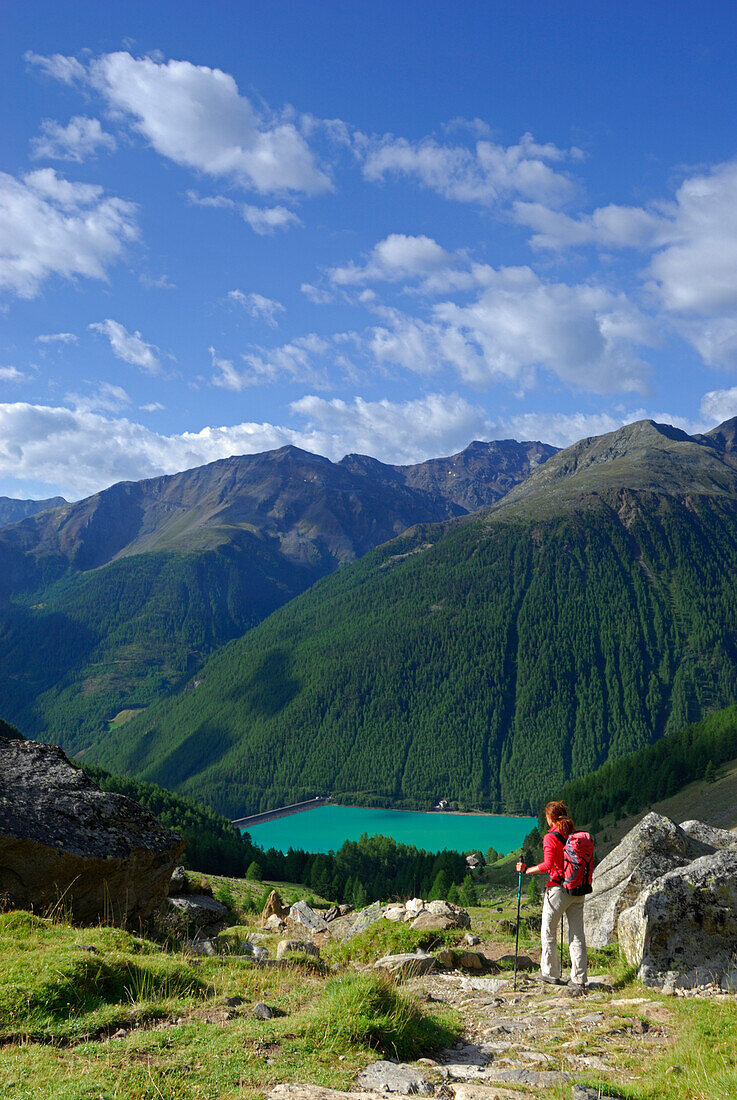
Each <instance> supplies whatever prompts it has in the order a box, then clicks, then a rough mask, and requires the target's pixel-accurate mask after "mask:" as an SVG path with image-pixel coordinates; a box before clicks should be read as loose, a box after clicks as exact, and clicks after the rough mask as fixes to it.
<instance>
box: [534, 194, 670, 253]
mask: <svg viewBox="0 0 737 1100" xmlns="http://www.w3.org/2000/svg"><path fill="white" fill-rule="evenodd" d="M514 216H515V220H516V221H517V222H518V223H519V224H520V225H525V226H528V228H530V229H534V230H535V231H536V232H535V234H534V236H533V237H532V238H531V239H530V244H531V245H532V246H533V247H534V248H552V249H562V248H570V247H575V246H577V245H586V244H596V245H598V246H600V247H603V248H653V247H656V246H657V245H658V244H660V243H662V242H663V240H664V239H665V238H666V237H667V235H668V226H667V223H666V222H665V220H664V218H663V216H662V214H660V213H657V212H656V211H654V210H643V209H642V208H641V207H639V206H616V205H614V204H611V205H609V206H602V207H600V208H599V209H598V210H595V211H594V212H593V214H579V215H578V216H577V217H575V218H574V217H571V216H570V215H569V214H562V213H561V212H560V211H559V210H550V209H549V208H548V207H546V206H543V205H542V203H532V202H517V203H515V204H514Z"/></svg>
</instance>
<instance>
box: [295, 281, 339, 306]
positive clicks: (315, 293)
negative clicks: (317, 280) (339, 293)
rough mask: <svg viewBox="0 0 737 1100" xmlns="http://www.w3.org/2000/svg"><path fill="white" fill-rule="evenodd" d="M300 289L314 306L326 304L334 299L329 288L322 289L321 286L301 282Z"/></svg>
mask: <svg viewBox="0 0 737 1100" xmlns="http://www.w3.org/2000/svg"><path fill="white" fill-rule="evenodd" d="M299 289H300V291H301V292H302V294H304V296H305V298H309V300H310V301H311V302H313V303H314V305H316V306H324V305H327V304H328V302H333V301H335V297H334V295H333V294H331V292H330V291H329V290H323V288H322V287H319V286H313V285H312V283H302V284H301V286H300V288H299Z"/></svg>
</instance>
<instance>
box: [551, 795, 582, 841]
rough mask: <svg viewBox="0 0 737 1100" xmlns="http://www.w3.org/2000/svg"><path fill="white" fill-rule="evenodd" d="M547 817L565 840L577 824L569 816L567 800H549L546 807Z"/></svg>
mask: <svg viewBox="0 0 737 1100" xmlns="http://www.w3.org/2000/svg"><path fill="white" fill-rule="evenodd" d="M545 817H546V818H549V819H550V820H551V821H552V822H553V825H554V827H555V828H556V829H557V830H558V832H559V833H560V835H561V836H562V837H563V839H564V840H568V837H569V836H570V835H571V833H572V832H573V831H574V829H575V828H576V826H575V825H574V824H573V822H572V821H571V819H570V817H569V816H568V807H567V806H566V804H565V802H548V804H547V806H546V807H545Z"/></svg>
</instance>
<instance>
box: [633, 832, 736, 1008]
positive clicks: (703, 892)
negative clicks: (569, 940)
mask: <svg viewBox="0 0 737 1100" xmlns="http://www.w3.org/2000/svg"><path fill="white" fill-rule="evenodd" d="M617 934H618V939H619V945H620V948H621V950H622V951H623V953H624V955H625V957H626V959H627V961H628V962H629V964H630V965H631V966H637V967H638V968H639V969H638V973H639V977H640V979H641V981H643V982H645V984H647V985H656V986H661V985H664V984H666V983H669V984H672V985H674V986H678V987H684V988H693V987H695V986H699V985H709V984H712V983H713V984H716V985H723V986H724V987H725V988H727V989H730V988H732V987H733V986H734V985H735V984H737V957H736V947H737V848H729V849H726V850H723V851H719V852H716V853H714V854H713V855H705V856H701V857H700V858H699V859H696V860H694V861H693V862H692V863H689V864H688V865H687V866H686V867H679V868H677V869H676V870H673V871H669V872H668V873H667V874H665V875H662V876H661V877H660V878H658V879H656V880H655V882H653V883H651V884H650V885H649V886H647V887H646V888H645V889H644V890H643V891H642V892H641V893H640V895H639V897H638V898H637V900H636V902H635V903H634V905H632V906H630V907H629V908H628V909H625V910H624V912H623V913H622V914H621V916H620V917H619V923H618V926H617Z"/></svg>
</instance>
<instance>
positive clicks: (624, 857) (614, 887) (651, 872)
mask: <svg viewBox="0 0 737 1100" xmlns="http://www.w3.org/2000/svg"><path fill="white" fill-rule="evenodd" d="M702 851H703V849H701V848H699V847H698V843H697V842H695V841H693V840H691V838H690V837H689V836H687V835H686V833H685V832H684V831H683V830H682V829H681V828H679V826H678V825H676V824H674V822H672V821H671V820H670V819H669V818H667V817H662V816H661V815H660V814H656V813H649V814H648V815H647V816H646V817H644V818H643V819H642V821H641V822H640V823H639V824H638V825H635V827H634V829H631V830H630V831H629V832H628V833H627V835H626V836H625V837H624V839H623V840H622V841H621V842H620V843H619V844H618V845H617V847H616V848H614V849H612V851H611V852H610V853H609V855H608V856H606V858H605V859H603V860H602V861H601V863H600V864H599V866H598V867H597V868H596V870H595V872H594V882H593V886H594V889H593V893H592V894H590V895H589V897H588V898H587V899H586V909H585V915H586V941H587V943H588V945H589V946H590V947H605V946H606V945H607V944H609V943H613V942H614V940H615V939H616V935H617V921H618V920H619V915H620V913H622V912H623V911H624V910H625V909H627V908H629V906H630V905H633V904H634V903H635V901H636V900H637V897H638V896H639V894H640V893H641V892H642V890H643V889H644V888H645V887H646V886H648V885H649V884H650V883H651V882H654V881H655V880H656V879H657V878H660V876H661V875H664V874H666V873H667V872H668V871H672V870H674V869H675V868H677V867H685V866H686V864H688V863H690V862H691V861H692V860H693V859H695V858H696V857H697V856H699V855H701V854H702Z"/></svg>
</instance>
